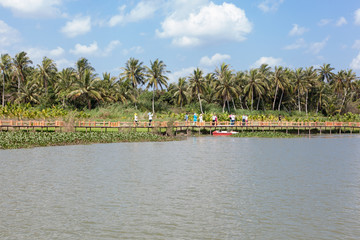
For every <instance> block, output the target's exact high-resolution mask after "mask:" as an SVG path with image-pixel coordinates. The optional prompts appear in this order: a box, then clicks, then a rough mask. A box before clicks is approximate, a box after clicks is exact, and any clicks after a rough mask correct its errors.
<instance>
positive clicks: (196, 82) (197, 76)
mask: <svg viewBox="0 0 360 240" xmlns="http://www.w3.org/2000/svg"><path fill="white" fill-rule="evenodd" d="M189 90H190V92H191V93H192V95H196V96H197V98H198V100H199V104H200V111H201V113H204V112H203V109H202V104H201V97H200V96H201V94H203V93H204V91H205V79H204V77H203V71H202V70H200V69H199V68H196V69H194V72H193V73H192V74H191V75H190V77H189Z"/></svg>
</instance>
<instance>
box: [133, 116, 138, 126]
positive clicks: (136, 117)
mask: <svg viewBox="0 0 360 240" xmlns="http://www.w3.org/2000/svg"><path fill="white" fill-rule="evenodd" d="M134 124H135V125H136V126H137V125H138V116H137V113H135V114H134Z"/></svg>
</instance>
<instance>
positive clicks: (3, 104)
mask: <svg viewBox="0 0 360 240" xmlns="http://www.w3.org/2000/svg"><path fill="white" fill-rule="evenodd" d="M1 103H2V106H3V107H4V106H5V73H4V72H3V87H2V102H1Z"/></svg>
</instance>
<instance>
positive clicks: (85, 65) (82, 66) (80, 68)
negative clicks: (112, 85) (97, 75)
mask: <svg viewBox="0 0 360 240" xmlns="http://www.w3.org/2000/svg"><path fill="white" fill-rule="evenodd" d="M86 69H87V70H90V71H91V72H94V71H95V69H94V68H93V67H92V66H91V64H90V62H89V60H88V59H86V58H80V59H79V60H78V61H77V62H76V73H77V79H78V80H80V79H83V75H84V73H85V70H86Z"/></svg>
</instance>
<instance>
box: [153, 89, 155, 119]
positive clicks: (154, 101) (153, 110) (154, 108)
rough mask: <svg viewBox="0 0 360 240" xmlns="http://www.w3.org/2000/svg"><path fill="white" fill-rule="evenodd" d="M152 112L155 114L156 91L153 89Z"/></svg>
mask: <svg viewBox="0 0 360 240" xmlns="http://www.w3.org/2000/svg"><path fill="white" fill-rule="evenodd" d="M152 112H153V114H154V113H155V89H153V99H152Z"/></svg>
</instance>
